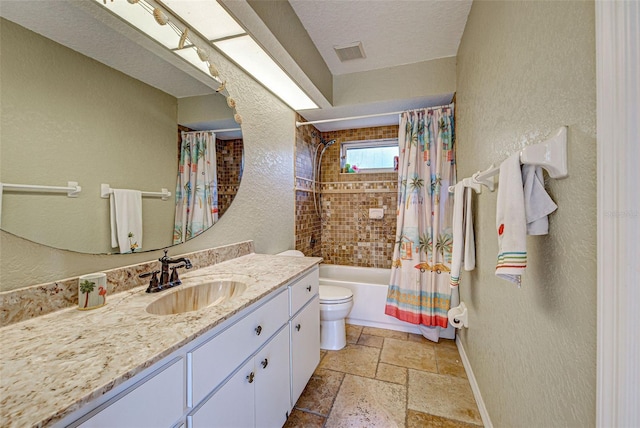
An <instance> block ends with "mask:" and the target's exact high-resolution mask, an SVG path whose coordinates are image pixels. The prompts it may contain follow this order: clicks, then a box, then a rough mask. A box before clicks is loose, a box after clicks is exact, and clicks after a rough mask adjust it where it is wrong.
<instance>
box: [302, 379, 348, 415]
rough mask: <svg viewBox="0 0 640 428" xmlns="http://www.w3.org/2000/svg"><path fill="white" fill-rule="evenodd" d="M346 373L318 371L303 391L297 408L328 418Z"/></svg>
mask: <svg viewBox="0 0 640 428" xmlns="http://www.w3.org/2000/svg"><path fill="white" fill-rule="evenodd" d="M342 379H344V373H341V372H336V371H333V370H324V369H317V370H316V371H315V372H314V373H313V375H312V376H311V379H309V383H307V386H306V387H305V388H304V391H302V395H300V398H299V399H298V402H297V403H296V408H297V409H300V410H306V411H309V412H313V413H317V414H319V415H323V416H328V415H329V411H330V410H331V406H332V405H333V400H334V399H335V398H336V395H338V390H339V389H340V384H341V383H342Z"/></svg>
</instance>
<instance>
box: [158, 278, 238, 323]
mask: <svg viewBox="0 0 640 428" xmlns="http://www.w3.org/2000/svg"><path fill="white" fill-rule="evenodd" d="M182 287H184V286H182ZM246 289H247V284H245V283H243V282H238V281H231V280H222V281H209V282H205V283H202V284H198V285H194V286H190V287H184V288H180V289H178V290H177V291H174V292H172V293H171V294H167V295H165V296H162V297H160V298H159V299H157V300H154V301H153V302H151V303H150V304H149V306H147V309H146V310H147V312H149V313H150V314H154V315H173V314H181V313H184V312H191V311H197V310H198V309H202V308H206V307H208V306H215V305H219V304H220V303H223V302H228V301H229V300H231V299H233V298H234V297H238V296H240V295H242V293H244V291H245V290H246Z"/></svg>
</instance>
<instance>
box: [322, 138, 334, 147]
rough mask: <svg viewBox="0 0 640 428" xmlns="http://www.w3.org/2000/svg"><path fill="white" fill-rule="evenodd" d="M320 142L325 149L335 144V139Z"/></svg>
mask: <svg viewBox="0 0 640 428" xmlns="http://www.w3.org/2000/svg"><path fill="white" fill-rule="evenodd" d="M320 142H321V143H322V144H324V146H325V147H329V146H330V145H332V144H333V143H335V142H336V140H335V139H333V140H330V141H327V140H320Z"/></svg>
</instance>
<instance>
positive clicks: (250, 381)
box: [247, 372, 255, 383]
mask: <svg viewBox="0 0 640 428" xmlns="http://www.w3.org/2000/svg"><path fill="white" fill-rule="evenodd" d="M254 377H255V374H254V373H253V372H251V373H249V376H247V380H248V381H249V383H253V378H254Z"/></svg>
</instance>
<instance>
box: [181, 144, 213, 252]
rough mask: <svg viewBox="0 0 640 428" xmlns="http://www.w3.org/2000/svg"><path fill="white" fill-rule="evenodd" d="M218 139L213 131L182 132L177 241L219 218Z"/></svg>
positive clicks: (200, 230)
mask: <svg viewBox="0 0 640 428" xmlns="http://www.w3.org/2000/svg"><path fill="white" fill-rule="evenodd" d="M215 142H216V138H215V135H214V133H213V132H211V131H194V132H182V133H181V143H180V161H179V166H178V180H177V184H176V217H175V227H174V230H173V243H174V244H179V243H181V242H185V241H186V240H188V239H191V238H193V237H195V236H198V235H199V234H200V233H202V232H204V231H205V230H207V229H208V228H209V227H211V226H213V224H214V223H215V222H217V221H218V179H217V172H216V144H215Z"/></svg>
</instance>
